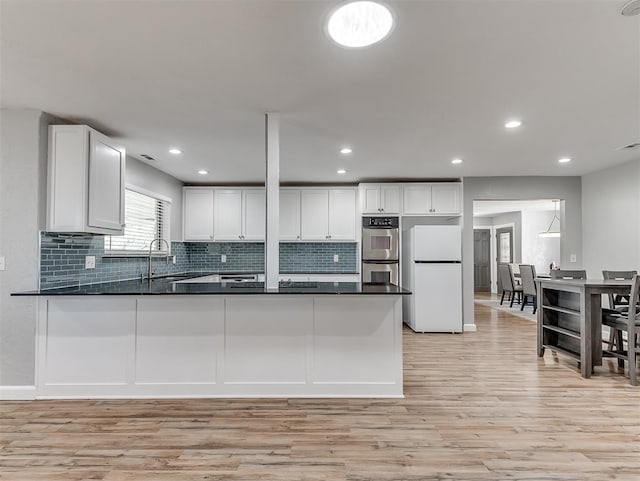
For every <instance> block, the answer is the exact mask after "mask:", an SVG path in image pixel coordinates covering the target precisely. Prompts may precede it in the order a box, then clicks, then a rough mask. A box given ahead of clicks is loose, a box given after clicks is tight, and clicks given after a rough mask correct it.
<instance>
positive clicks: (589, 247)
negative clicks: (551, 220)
mask: <svg viewBox="0 0 640 481" xmlns="http://www.w3.org/2000/svg"><path fill="white" fill-rule="evenodd" d="M582 217H583V220H582V235H583V239H584V241H583V248H584V267H585V268H586V269H587V274H588V275H589V276H590V277H600V276H601V275H602V272H601V271H602V270H603V269H611V270H629V269H636V270H639V271H640V159H637V160H634V161H631V162H627V163H625V164H622V165H618V166H615V167H612V168H609V169H606V170H601V171H599V172H594V173H592V174H588V175H585V176H583V177H582Z"/></svg>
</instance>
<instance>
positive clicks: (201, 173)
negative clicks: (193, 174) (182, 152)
mask: <svg viewBox="0 0 640 481" xmlns="http://www.w3.org/2000/svg"><path fill="white" fill-rule="evenodd" d="M208 173H209V171H208V170H204V169H202V170H199V171H198V174H200V175H207V174H208Z"/></svg>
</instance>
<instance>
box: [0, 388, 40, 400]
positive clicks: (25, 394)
mask: <svg viewBox="0 0 640 481" xmlns="http://www.w3.org/2000/svg"><path fill="white" fill-rule="evenodd" d="M35 398H36V387H35V386H0V401H31V400H33V399H35Z"/></svg>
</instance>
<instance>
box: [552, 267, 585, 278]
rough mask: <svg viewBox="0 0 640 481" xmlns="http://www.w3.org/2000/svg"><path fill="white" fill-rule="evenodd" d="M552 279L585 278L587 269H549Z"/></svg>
mask: <svg viewBox="0 0 640 481" xmlns="http://www.w3.org/2000/svg"><path fill="white" fill-rule="evenodd" d="M551 278H552V279H586V278H587V271H569V270H565V269H554V270H552V271H551Z"/></svg>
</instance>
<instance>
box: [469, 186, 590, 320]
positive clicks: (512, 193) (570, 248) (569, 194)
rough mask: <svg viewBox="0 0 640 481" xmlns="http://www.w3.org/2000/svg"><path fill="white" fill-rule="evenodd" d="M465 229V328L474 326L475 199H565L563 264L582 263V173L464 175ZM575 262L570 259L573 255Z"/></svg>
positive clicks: (571, 266) (562, 219)
mask: <svg viewBox="0 0 640 481" xmlns="http://www.w3.org/2000/svg"><path fill="white" fill-rule="evenodd" d="M463 181H464V195H463V197H464V203H463V215H464V218H463V232H462V257H463V264H462V273H463V298H464V299H463V303H464V323H465V328H467V329H473V327H472V325H473V324H475V321H474V317H473V201H474V200H537V199H562V200H564V202H563V203H562V209H561V212H560V219H561V227H560V231H561V232H562V249H561V252H560V266H561V267H565V268H575V269H578V268H581V266H582V207H581V201H582V197H581V178H580V177H465V178H464V179H463ZM572 254H573V255H575V256H576V260H577V261H576V262H575V263H571V262H570V257H571V255H572Z"/></svg>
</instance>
